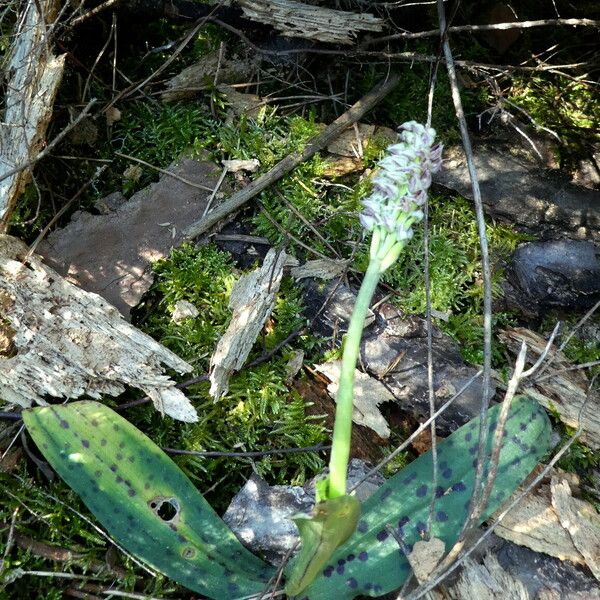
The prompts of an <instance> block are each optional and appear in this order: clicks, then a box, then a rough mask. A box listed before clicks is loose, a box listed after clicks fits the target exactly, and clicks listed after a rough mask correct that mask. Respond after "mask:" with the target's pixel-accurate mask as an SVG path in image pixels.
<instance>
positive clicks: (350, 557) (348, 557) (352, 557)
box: [346, 554, 356, 562]
mask: <svg viewBox="0 0 600 600" xmlns="http://www.w3.org/2000/svg"><path fill="white" fill-rule="evenodd" d="M355 558H356V556H354V554H348V556H346V560H347V561H348V562H352V561H353V560H354V559H355Z"/></svg>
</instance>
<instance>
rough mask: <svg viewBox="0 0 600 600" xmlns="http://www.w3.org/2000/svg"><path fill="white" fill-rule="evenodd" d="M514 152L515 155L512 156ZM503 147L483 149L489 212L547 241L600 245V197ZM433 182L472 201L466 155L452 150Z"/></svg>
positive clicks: (478, 151)
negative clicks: (570, 240)
mask: <svg viewBox="0 0 600 600" xmlns="http://www.w3.org/2000/svg"><path fill="white" fill-rule="evenodd" d="M513 151H514V152H513ZM516 153H517V150H516V149H515V148H514V147H513V146H510V147H507V146H506V145H502V144H497V143H495V144H493V145H492V144H489V145H484V144H479V145H476V146H475V148H474V158H475V165H476V167H477V175H478V179H479V184H480V187H481V194H482V199H483V203H484V209H485V210H486V212H488V213H489V214H491V215H492V216H494V217H497V218H499V219H501V220H506V221H509V222H511V223H514V224H516V225H517V226H519V227H520V228H522V229H524V230H526V231H530V232H532V233H534V234H536V235H538V236H540V237H541V238H543V239H552V238H557V237H569V238H573V239H591V240H600V194H599V193H598V192H597V191H596V190H591V189H588V188H584V187H580V186H577V185H574V184H573V183H571V182H570V181H569V180H568V179H567V178H566V177H565V176H564V175H563V174H561V173H560V172H559V171H558V170H550V169H543V168H541V167H540V166H539V165H538V164H536V163H534V162H532V161H529V160H527V159H525V158H524V157H523V156H519V155H517V154H516ZM444 158H445V160H444V168H443V169H442V170H441V171H440V172H439V173H438V174H437V175H436V176H435V178H434V181H435V182H436V183H439V184H441V185H443V186H445V187H448V188H450V189H452V190H455V191H457V192H459V193H460V194H461V195H463V196H465V197H466V198H470V199H473V194H472V191H471V181H470V178H469V174H468V171H467V166H466V161H465V157H464V153H463V151H462V149H460V148H451V149H449V150H448V151H446V153H445V157H444Z"/></svg>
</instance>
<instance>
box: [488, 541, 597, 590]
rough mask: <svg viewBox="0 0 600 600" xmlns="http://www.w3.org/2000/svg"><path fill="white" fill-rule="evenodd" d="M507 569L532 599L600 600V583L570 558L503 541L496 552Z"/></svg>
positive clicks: (503, 566) (501, 563) (499, 560)
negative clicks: (541, 552)
mask: <svg viewBox="0 0 600 600" xmlns="http://www.w3.org/2000/svg"><path fill="white" fill-rule="evenodd" d="M495 554H496V557H497V558H498V562H499V563H500V565H501V566H502V568H503V569H504V570H505V571H508V573H510V574H511V575H512V576H513V577H514V578H515V579H518V580H520V581H521V582H522V583H523V584H524V585H525V587H526V588H527V591H528V592H529V594H530V596H531V598H540V599H542V598H543V599H544V600H550V598H552V599H556V600H600V587H599V586H598V582H597V581H596V580H595V579H593V578H592V577H591V576H590V575H588V574H587V573H585V572H584V571H583V570H582V569H579V568H577V567H575V566H574V565H573V564H571V563H570V562H568V561H561V560H560V559H558V558H554V557H552V556H548V555H546V554H540V553H538V552H534V551H533V550H529V548H525V547H524V546H517V545H516V544H513V543H511V542H504V543H503V544H502V545H501V546H500V547H499V548H498V549H497V550H496V551H495Z"/></svg>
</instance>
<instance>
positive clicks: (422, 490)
mask: <svg viewBox="0 0 600 600" xmlns="http://www.w3.org/2000/svg"><path fill="white" fill-rule="evenodd" d="M426 493H427V486H426V485H422V486H420V487H418V488H417V498H423V497H424V496H425V494H426Z"/></svg>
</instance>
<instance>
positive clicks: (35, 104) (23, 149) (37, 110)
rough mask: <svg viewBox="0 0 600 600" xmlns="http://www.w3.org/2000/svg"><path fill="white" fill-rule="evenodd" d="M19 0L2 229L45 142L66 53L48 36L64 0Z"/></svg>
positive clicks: (1, 130)
mask: <svg viewBox="0 0 600 600" xmlns="http://www.w3.org/2000/svg"><path fill="white" fill-rule="evenodd" d="M20 6H21V7H22V8H21V11H20V14H19V16H18V19H17V23H18V25H17V27H16V28H15V32H14V34H13V38H14V42H13V45H12V48H11V51H10V60H9V61H8V63H7V66H6V70H5V73H6V77H7V79H8V83H7V87H6V96H5V106H6V109H5V111H4V115H3V118H2V119H1V120H0V231H6V229H7V225H8V219H9V218H10V214H11V212H12V210H13V209H14V207H15V205H16V203H17V199H18V198H19V196H20V195H21V194H22V193H23V191H24V189H25V187H26V186H27V184H28V183H29V182H30V181H31V164H32V161H33V160H34V159H35V157H36V155H37V154H38V152H39V151H40V149H41V148H42V145H43V143H44V139H45V135H46V129H47V127H48V123H49V121H50V117H51V116H52V107H53V105H54V98H55V97H56V92H57V91H58V86H59V84H60V81H61V78H62V74H63V69H64V62H65V56H66V55H64V54H63V55H61V56H55V55H54V54H53V53H52V50H51V46H50V40H49V39H48V38H49V32H50V25H51V24H52V21H53V19H54V18H55V17H56V13H57V11H58V8H59V7H60V2H58V1H57V0H40V1H39V2H22V3H20ZM19 167H23V168H20V169H19ZM15 169H18V170H17V171H16V172H14V171H15ZM10 172H13V173H12V175H9V176H6V174H7V173H10ZM3 175H5V177H2V176H3Z"/></svg>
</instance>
